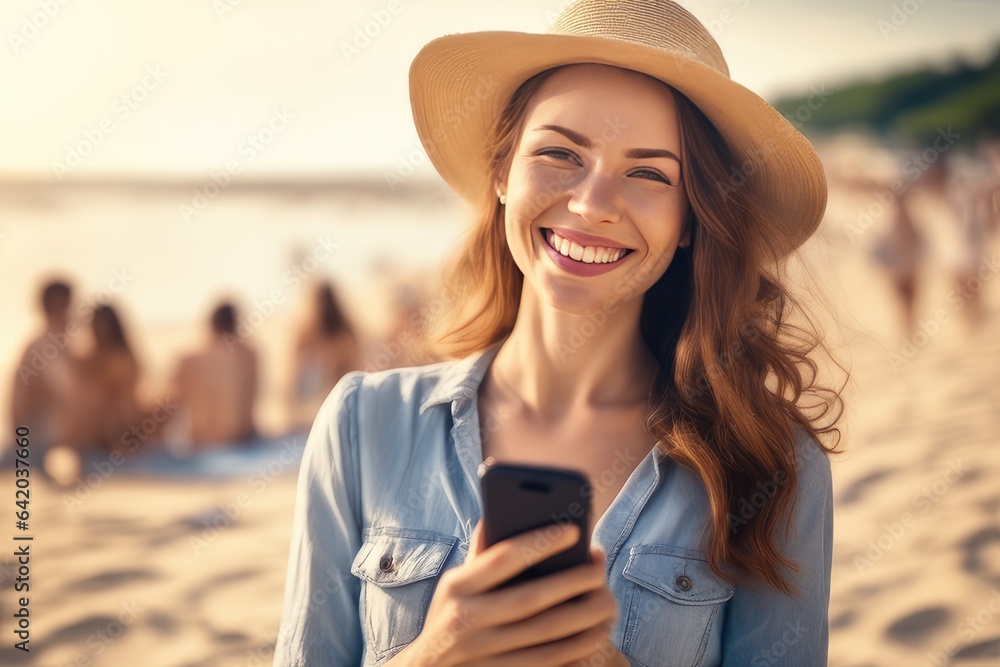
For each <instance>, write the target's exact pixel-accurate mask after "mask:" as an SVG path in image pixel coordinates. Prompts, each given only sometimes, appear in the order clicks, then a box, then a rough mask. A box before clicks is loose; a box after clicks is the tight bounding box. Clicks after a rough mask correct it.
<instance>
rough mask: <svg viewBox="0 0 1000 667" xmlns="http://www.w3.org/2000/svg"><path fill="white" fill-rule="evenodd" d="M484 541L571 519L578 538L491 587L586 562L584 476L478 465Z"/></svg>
mask: <svg viewBox="0 0 1000 667" xmlns="http://www.w3.org/2000/svg"><path fill="white" fill-rule="evenodd" d="M478 472H479V483H480V488H481V490H482V496H483V535H484V538H485V541H486V546H492V545H494V544H496V543H497V542H500V541H502V540H505V539H507V538H509V537H514V536H515V535H519V534H521V533H523V532H526V531H529V530H534V529H536V528H543V527H545V526H552V525H556V524H559V525H562V524H567V523H575V524H576V525H577V526H579V528H580V538H579V539H578V540H577V542H576V544H574V545H573V546H572V547H570V548H569V549H566V550H563V551H560V552H559V553H557V554H554V555H552V556H550V557H549V558H547V559H545V560H544V561H541V562H539V563H535V564H534V565H532V566H531V567H529V568H528V569H526V570H524V571H522V572H521V573H519V574H518V575H516V576H514V577H512V578H511V579H508V580H507V581H505V582H504V583H502V584H500V585H499V586H497V588H505V587H507V586H512V585H514V584H517V583H520V582H522V581H530V580H532V579H537V578H538V577H544V576H545V575H547V574H551V573H553V572H558V571H560V570H563V569H566V568H570V567H574V566H576V565H582V564H584V563H588V562H590V532H589V528H590V495H589V494H588V493H586V488H587V487H586V485H587V479H586V478H585V477H584V475H583V474H582V473H581V472H579V471H577V470H573V469H569V468H552V467H546V466H534V465H517V464H510V463H498V462H497V461H496V460H495V459H494V458H493V457H492V456H491V457H488V458H487V459H486V460H485V461H483V462H482V464H480V466H479V471H478Z"/></svg>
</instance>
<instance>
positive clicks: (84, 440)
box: [69, 305, 146, 452]
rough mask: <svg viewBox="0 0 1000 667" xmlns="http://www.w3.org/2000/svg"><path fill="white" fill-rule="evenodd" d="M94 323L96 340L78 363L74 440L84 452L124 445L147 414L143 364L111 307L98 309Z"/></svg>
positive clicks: (92, 322) (71, 437) (93, 330)
mask: <svg viewBox="0 0 1000 667" xmlns="http://www.w3.org/2000/svg"><path fill="white" fill-rule="evenodd" d="M90 328H91V333H92V336H93V343H92V347H91V349H90V351H89V352H88V353H87V354H85V355H84V356H83V357H82V358H81V359H80V362H79V391H78V394H77V396H76V398H75V402H76V405H77V406H78V407H79V410H80V411H81V417H80V419H79V421H78V429H77V430H76V431H75V432H74V433H72V434H71V435H70V438H69V439H70V441H71V443H72V444H73V445H74V447H76V448H77V449H78V450H80V451H81V452H82V451H86V450H93V449H96V450H98V451H104V452H110V451H113V450H125V449H127V448H128V447H129V445H128V443H129V440H128V434H129V433H130V432H131V431H132V428H133V427H134V426H140V425H141V424H142V422H143V420H144V419H145V417H146V414H145V412H144V410H143V408H142V406H141V405H140V402H139V398H138V391H137V390H138V387H139V378H140V367H139V363H138V361H137V360H136V357H135V354H134V353H133V352H132V348H131V346H130V345H129V343H128V337H127V336H126V334H125V329H124V327H123V326H122V322H121V319H120V318H119V316H118V313H117V312H116V311H115V309H114V308H113V307H112V306H110V305H100V306H98V307H97V308H95V309H94V316H93V319H92V320H91V323H90Z"/></svg>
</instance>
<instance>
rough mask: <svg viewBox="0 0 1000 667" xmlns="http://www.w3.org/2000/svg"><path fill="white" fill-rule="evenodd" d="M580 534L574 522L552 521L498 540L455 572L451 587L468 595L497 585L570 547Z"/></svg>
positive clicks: (458, 592)
mask: <svg viewBox="0 0 1000 667" xmlns="http://www.w3.org/2000/svg"><path fill="white" fill-rule="evenodd" d="M579 536H580V529H579V528H578V527H577V526H576V525H575V524H565V525H562V526H558V525H556V524H553V525H550V526H545V527H544V528H537V529H535V530H529V531H527V532H525V533H522V534H520V535H516V536H514V537H510V538H508V539H506V540H501V541H500V542H497V543H496V544H494V545H492V546H490V547H487V548H485V549H484V550H483V551H482V552H481V553H479V554H478V555H477V557H476V559H475V560H469V561H467V564H466V566H465V567H463V568H462V569H461V572H459V573H458V574H457V575H456V576H455V579H454V591H455V593H456V594H458V595H465V596H468V595H477V594H479V593H484V592H486V591H489V590H491V589H493V588H496V587H497V586H498V585H499V584H502V583H503V582H505V581H507V580H508V579H510V578H511V577H513V576H515V575H517V574H519V573H520V572H523V571H524V570H527V569H528V568H529V567H531V566H532V565H534V564H535V563H539V562H541V561H543V560H545V559H546V558H548V557H549V556H551V555H553V554H556V553H558V552H560V551H564V550H566V549H568V548H570V547H571V546H573V545H574V544H576V541H577V539H579Z"/></svg>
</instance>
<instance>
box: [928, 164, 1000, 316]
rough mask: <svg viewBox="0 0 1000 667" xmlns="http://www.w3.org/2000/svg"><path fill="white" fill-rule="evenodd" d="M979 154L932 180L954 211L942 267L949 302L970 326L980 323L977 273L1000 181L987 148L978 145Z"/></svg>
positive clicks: (991, 226) (991, 228)
mask: <svg viewBox="0 0 1000 667" xmlns="http://www.w3.org/2000/svg"><path fill="white" fill-rule="evenodd" d="M979 153H980V154H979V155H978V156H976V157H974V158H970V159H969V160H963V161H960V163H959V168H958V169H957V170H955V171H956V172H957V173H953V174H950V175H951V176H952V178H948V176H949V175H946V174H940V175H939V177H938V179H936V181H935V186H936V188H937V190H938V191H939V192H940V193H941V195H942V196H943V197H947V198H948V201H949V202H950V203H951V205H952V208H953V211H954V214H953V215H952V216H951V228H950V230H949V232H950V234H949V235H950V237H951V243H949V244H948V248H949V249H950V250H951V252H949V253H947V255H946V257H945V260H946V263H945V270H946V271H947V272H948V274H949V275H948V278H949V280H950V281H951V291H950V292H949V294H950V295H951V298H950V301H951V302H952V303H953V304H955V305H958V304H961V306H960V307H961V308H962V310H963V311H964V313H965V316H966V318H967V320H968V322H969V324H970V325H972V326H973V327H974V328H977V327H978V326H979V325H980V324H982V322H983V320H984V318H985V313H984V312H983V305H982V298H981V295H982V283H981V282H979V281H980V276H979V273H980V271H981V269H982V266H983V263H984V262H985V261H987V260H988V259H989V253H988V250H989V246H990V243H991V242H992V239H993V235H994V233H995V232H996V217H995V216H996V212H997V211H996V207H997V203H998V201H1000V200H998V199H997V193H998V192H1000V182H998V178H997V177H998V174H997V172H996V169H995V168H994V165H991V164H990V161H989V157H988V156H989V150H988V148H987V147H986V146H985V145H981V146H980V151H979Z"/></svg>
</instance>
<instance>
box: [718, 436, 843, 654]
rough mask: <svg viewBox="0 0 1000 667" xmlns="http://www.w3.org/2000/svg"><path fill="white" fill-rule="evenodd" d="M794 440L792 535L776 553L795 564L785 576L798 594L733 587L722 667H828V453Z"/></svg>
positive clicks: (830, 499) (780, 543) (830, 545)
mask: <svg viewBox="0 0 1000 667" xmlns="http://www.w3.org/2000/svg"><path fill="white" fill-rule="evenodd" d="M797 435H798V436H799V438H798V439H799V441H800V445H801V446H800V449H799V452H800V453H799V458H798V460H799V463H800V465H799V468H798V470H797V473H798V487H797V491H796V498H795V506H794V508H793V519H792V529H793V530H794V533H793V534H791V535H789V536H787V537H786V538H785V539H781V540H779V541H778V548H779V550H780V551H781V552H782V553H783V554H784V555H785V556H787V557H788V558H790V559H791V560H793V561H795V562H796V563H797V564H798V565H799V568H800V571H799V572H798V573H794V572H790V571H788V570H786V571H785V572H786V577H787V579H788V581H789V582H790V583H791V584H792V586H793V587H794V588H796V589H797V590H798V595H797V597H794V598H793V597H789V596H787V595H785V594H783V593H781V592H780V591H777V590H774V589H773V588H768V589H767V590H762V589H763V585H758V586H757V587H756V588H749V587H743V586H740V587H737V589H736V593H735V594H734V595H733V597H732V598H731V599H730V600H729V602H728V603H727V605H726V616H725V625H724V629H723V637H722V651H723V659H722V665H723V667H769V666H771V665H796V666H797V667H825V666H826V664H827V649H828V640H829V626H828V611H829V604H830V569H831V565H832V558H833V483H832V478H831V472H830V461H829V459H828V458H827V456H826V454H825V453H824V452H823V451H822V450H821V449H820V447H819V445H818V444H817V443H816V442H815V440H814V439H813V438H812V437H811V436H809V435H807V434H805V432H804V431H799V432H798V434H797ZM803 440H804V441H805V442H802V441H803Z"/></svg>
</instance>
